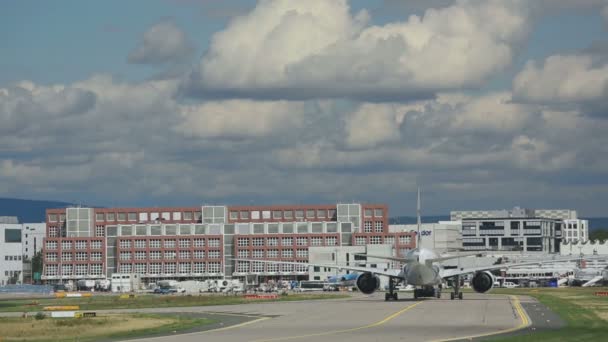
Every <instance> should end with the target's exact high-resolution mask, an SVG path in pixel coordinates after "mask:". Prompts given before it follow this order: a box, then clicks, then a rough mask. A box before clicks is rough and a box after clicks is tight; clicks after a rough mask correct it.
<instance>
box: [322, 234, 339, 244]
mask: <svg viewBox="0 0 608 342" xmlns="http://www.w3.org/2000/svg"><path fill="white" fill-rule="evenodd" d="M337 244H338V239H337V238H336V237H335V236H328V237H326V238H325V245H326V246H335V245H337Z"/></svg>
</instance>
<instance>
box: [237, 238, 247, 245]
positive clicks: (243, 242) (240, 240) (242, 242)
mask: <svg viewBox="0 0 608 342" xmlns="http://www.w3.org/2000/svg"><path fill="white" fill-rule="evenodd" d="M236 243H237V246H239V247H247V246H249V238H238V239H237V240H236Z"/></svg>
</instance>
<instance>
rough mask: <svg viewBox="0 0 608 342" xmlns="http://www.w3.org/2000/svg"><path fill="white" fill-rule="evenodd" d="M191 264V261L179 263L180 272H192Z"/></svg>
mask: <svg viewBox="0 0 608 342" xmlns="http://www.w3.org/2000/svg"><path fill="white" fill-rule="evenodd" d="M190 268H191V265H190V263H189V262H180V263H179V273H190Z"/></svg>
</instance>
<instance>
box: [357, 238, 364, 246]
mask: <svg viewBox="0 0 608 342" xmlns="http://www.w3.org/2000/svg"><path fill="white" fill-rule="evenodd" d="M365 243H366V240H365V236H357V237H356V238H355V245H357V246H365Z"/></svg>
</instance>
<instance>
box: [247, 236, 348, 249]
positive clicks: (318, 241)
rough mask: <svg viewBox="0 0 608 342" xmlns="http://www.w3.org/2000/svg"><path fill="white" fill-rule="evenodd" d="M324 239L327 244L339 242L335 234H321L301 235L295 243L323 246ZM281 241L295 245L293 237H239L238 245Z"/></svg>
mask: <svg viewBox="0 0 608 342" xmlns="http://www.w3.org/2000/svg"><path fill="white" fill-rule="evenodd" d="M323 241H325V245H326V246H336V245H337V244H338V238H337V237H335V236H327V237H325V238H323V237H321V236H313V237H310V238H308V237H306V236H299V237H296V238H295V243H296V245H297V246H309V245H310V246H323ZM279 242H280V243H281V244H280V245H281V246H293V245H294V238H293V237H282V238H280V239H279V238H278V237H267V238H263V237H255V238H246V237H244V238H238V239H237V246H239V247H248V246H254V247H261V246H279Z"/></svg>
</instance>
